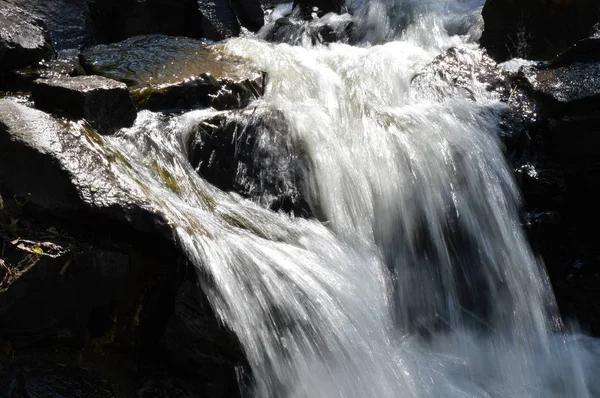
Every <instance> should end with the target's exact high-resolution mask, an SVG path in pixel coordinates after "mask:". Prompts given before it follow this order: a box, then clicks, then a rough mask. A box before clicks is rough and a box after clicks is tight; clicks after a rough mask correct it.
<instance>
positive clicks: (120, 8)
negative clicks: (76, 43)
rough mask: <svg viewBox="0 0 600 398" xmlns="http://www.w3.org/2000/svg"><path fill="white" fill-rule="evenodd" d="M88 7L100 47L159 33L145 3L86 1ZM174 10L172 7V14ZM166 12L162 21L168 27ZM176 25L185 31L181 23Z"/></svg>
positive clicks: (169, 19)
mask: <svg viewBox="0 0 600 398" xmlns="http://www.w3.org/2000/svg"><path fill="white" fill-rule="evenodd" d="M87 3H88V6H89V9H90V14H91V17H92V21H93V23H94V26H95V28H96V31H95V39H96V41H97V42H99V43H114V42H116V41H120V40H123V39H126V38H128V37H132V36H137V35H146V34H152V33H159V31H160V29H159V25H158V24H157V23H156V19H155V18H154V16H153V13H152V10H151V9H150V8H149V2H148V1H136V0H87ZM172 3H178V2H177V1H173V2H172ZM177 9H178V8H177V6H176V5H175V6H174V7H173V10H177ZM166 11H167V12H166V13H165V14H164V15H163V17H164V18H165V20H166V21H169V23H171V22H170V21H171V19H172V17H171V16H170V15H171V13H170V12H169V10H166ZM176 23H178V24H179V26H180V27H181V28H183V27H184V24H183V23H182V21H181V20H177V22H176Z"/></svg>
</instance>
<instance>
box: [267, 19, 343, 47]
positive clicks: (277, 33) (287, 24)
mask: <svg viewBox="0 0 600 398" xmlns="http://www.w3.org/2000/svg"><path fill="white" fill-rule="evenodd" d="M352 27H353V22H352V18H351V17H350V16H349V15H348V14H346V15H343V16H335V17H332V18H322V19H319V20H315V21H302V20H297V19H290V18H279V19H277V20H276V21H275V22H272V23H271V24H269V25H268V26H267V27H265V28H264V29H263V30H262V31H261V32H260V33H259V36H260V37H261V38H263V39H265V40H268V41H272V42H277V43H288V44H292V45H301V44H303V43H304V42H305V41H306V40H310V42H311V43H312V44H317V43H333V42H342V43H347V42H349V40H350V33H351V30H352Z"/></svg>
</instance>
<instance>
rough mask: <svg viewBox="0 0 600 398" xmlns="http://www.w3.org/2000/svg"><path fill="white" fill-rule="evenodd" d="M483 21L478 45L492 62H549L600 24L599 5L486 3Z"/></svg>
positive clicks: (575, 0) (585, 0)
mask: <svg viewBox="0 0 600 398" xmlns="http://www.w3.org/2000/svg"><path fill="white" fill-rule="evenodd" d="M483 18H484V21H485V29H484V31H483V35H482V37H481V41H480V42H481V44H482V45H483V46H484V47H485V48H486V49H487V50H488V52H489V53H490V55H491V56H492V57H493V58H494V59H496V60H498V61H503V60H507V59H510V58H514V57H521V58H527V59H535V60H549V59H551V58H553V57H554V56H556V55H557V54H559V53H561V52H562V51H564V50H565V49H567V48H568V47H569V45H571V44H573V43H574V42H576V41H577V40H579V39H581V38H584V37H587V36H588V35H589V34H590V32H591V30H592V28H593V27H594V25H595V24H597V23H598V22H599V20H600V3H599V2H598V1H597V0H570V1H547V0H523V1H519V2H516V1H506V0H488V1H487V2H486V3H485V6H484V8H483Z"/></svg>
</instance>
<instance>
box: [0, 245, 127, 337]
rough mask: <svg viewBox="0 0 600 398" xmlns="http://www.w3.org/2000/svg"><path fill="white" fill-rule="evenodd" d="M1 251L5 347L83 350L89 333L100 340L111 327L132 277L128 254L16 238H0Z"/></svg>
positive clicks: (0, 323) (0, 324)
mask: <svg viewBox="0 0 600 398" xmlns="http://www.w3.org/2000/svg"><path fill="white" fill-rule="evenodd" d="M54 238H59V237H58V236H54ZM3 247H4V249H5V250H4V255H3V263H4V266H3V268H4V269H1V270H0V278H1V282H0V295H1V296H0V335H1V336H2V339H3V340H4V341H5V342H6V341H9V342H10V343H11V345H12V346H13V347H27V346H30V345H32V344H35V343H39V342H40V341H44V340H48V341H57V342H60V343H62V344H68V345H71V346H77V347H82V346H84V345H85V343H86V339H87V337H88V334H91V335H92V336H93V337H99V336H102V335H104V334H105V333H107V332H108V331H109V330H110V329H111V328H112V327H113V320H114V317H115V314H116V311H117V303H119V302H120V300H121V299H122V297H123V295H124V292H125V288H126V282H127V276H128V274H129V273H130V272H131V270H130V267H129V258H128V256H127V255H125V254H123V253H119V252H106V251H103V250H99V249H98V248H93V249H92V248H88V249H87V250H82V247H77V248H73V247H69V246H66V245H65V246H59V245H57V244H55V243H52V242H50V241H33V240H26V239H20V238H17V239H15V240H13V241H8V240H7V239H3ZM121 315H123V314H121Z"/></svg>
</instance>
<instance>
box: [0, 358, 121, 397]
mask: <svg viewBox="0 0 600 398" xmlns="http://www.w3.org/2000/svg"><path fill="white" fill-rule="evenodd" d="M0 388H2V391H3V395H2V396H3V397H6V398H21V397H31V398H42V397H89V398H115V397H116V396H117V395H116V394H115V392H114V391H113V389H112V388H111V386H110V384H109V382H108V381H107V380H105V379H103V378H101V377H97V376H94V375H90V374H89V371H88V370H86V369H81V368H75V367H69V366H61V365H57V364H52V363H45V362H41V361H32V360H21V361H2V362H0Z"/></svg>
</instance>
